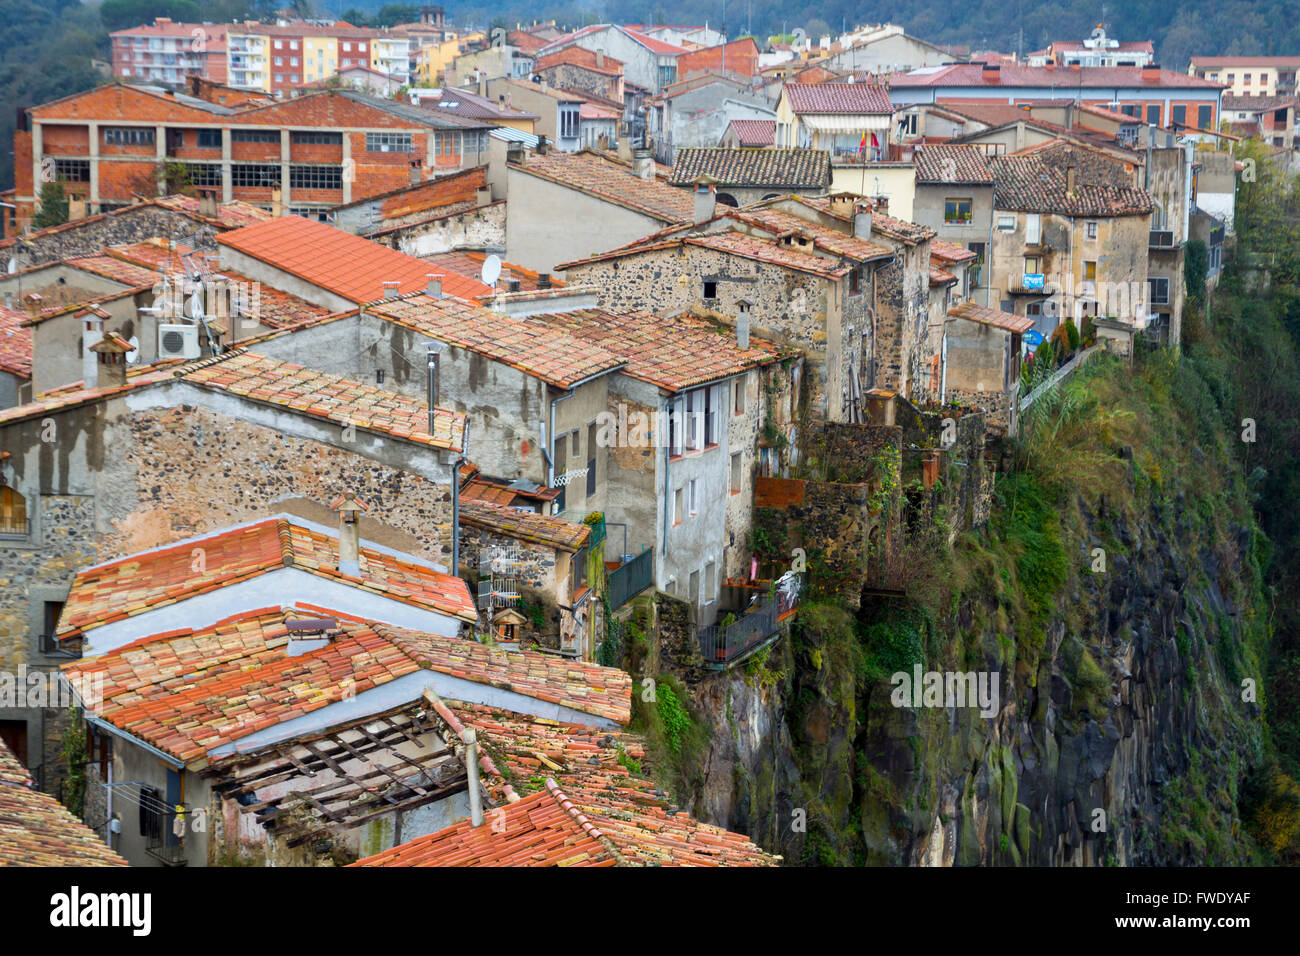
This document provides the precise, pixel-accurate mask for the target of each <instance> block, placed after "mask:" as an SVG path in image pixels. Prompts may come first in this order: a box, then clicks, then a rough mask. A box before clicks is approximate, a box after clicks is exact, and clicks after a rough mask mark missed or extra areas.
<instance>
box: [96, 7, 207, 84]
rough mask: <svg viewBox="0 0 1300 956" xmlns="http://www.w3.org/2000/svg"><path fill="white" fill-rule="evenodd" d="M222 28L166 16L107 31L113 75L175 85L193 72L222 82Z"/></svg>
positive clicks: (136, 80)
mask: <svg viewBox="0 0 1300 956" xmlns="http://www.w3.org/2000/svg"><path fill="white" fill-rule="evenodd" d="M226 30H227V24H224V23H176V22H175V21H173V20H169V19H168V18H167V17H158V18H156V19H155V20H154V22H153V23H152V24H142V25H141V26H138V27H131V28H130V29H128V30H116V31H114V32H113V33H110V34H109V41H110V44H111V52H112V58H113V76H114V77H115V78H121V79H122V80H128V81H129V80H134V81H135V82H137V83H164V84H169V85H176V84H180V83H183V82H185V77H186V75H187V74H195V75H197V76H201V77H203V78H204V79H205V80H212V81H213V82H216V83H225V82H226V81H227V72H226Z"/></svg>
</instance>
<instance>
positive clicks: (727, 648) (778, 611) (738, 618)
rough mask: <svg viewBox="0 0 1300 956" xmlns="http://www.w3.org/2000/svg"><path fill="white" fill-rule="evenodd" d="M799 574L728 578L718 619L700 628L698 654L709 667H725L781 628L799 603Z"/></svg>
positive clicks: (774, 635) (746, 654)
mask: <svg viewBox="0 0 1300 956" xmlns="http://www.w3.org/2000/svg"><path fill="white" fill-rule="evenodd" d="M802 585H803V582H802V580H801V579H800V577H799V576H798V575H797V574H795V573H793V572H787V573H786V574H785V575H783V576H782V577H781V578H780V579H779V580H777V581H757V582H749V581H728V582H727V583H726V584H724V585H723V588H722V598H721V604H722V608H723V609H724V610H725V611H726V615H725V616H724V618H723V620H722V622H721V623H718V624H713V625H710V626H708V627H702V628H700V629H699V632H698V633H699V639H700V654H701V656H702V657H703V659H704V666H705V667H706V668H708V669H710V670H726V669H727V668H729V667H731V666H733V665H735V664H738V663H739V662H740V661H742V660H744V659H745V658H746V657H748V656H749V655H750V654H751V653H753V652H754V651H756V650H758V648H760V647H762V646H763V645H764V644H766V643H767V642H768V641H769V640H771V639H772V638H774V637H776V636H777V635H778V634H779V633H780V631H781V624H782V623H783V622H785V621H787V620H789V619H790V618H791V617H793V616H794V612H795V610H796V609H797V608H798V606H799V592H800V590H801V588H802Z"/></svg>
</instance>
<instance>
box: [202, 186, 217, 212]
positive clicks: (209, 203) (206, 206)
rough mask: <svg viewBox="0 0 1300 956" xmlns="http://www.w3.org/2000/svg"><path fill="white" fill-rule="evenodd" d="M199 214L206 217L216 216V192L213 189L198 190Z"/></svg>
mask: <svg viewBox="0 0 1300 956" xmlns="http://www.w3.org/2000/svg"><path fill="white" fill-rule="evenodd" d="M199 215H200V216H206V217H207V218H208V219H216V218H217V192H216V190H215V189H200V190H199Z"/></svg>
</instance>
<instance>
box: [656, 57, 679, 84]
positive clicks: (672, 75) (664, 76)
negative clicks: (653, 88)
mask: <svg viewBox="0 0 1300 956" xmlns="http://www.w3.org/2000/svg"><path fill="white" fill-rule="evenodd" d="M676 82H677V64H676V63H673V64H671V65H668V66H660V67H659V87H660V89H662V88H663V87H665V86H672V84H674V83H676Z"/></svg>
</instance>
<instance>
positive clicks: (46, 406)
mask: <svg viewBox="0 0 1300 956" xmlns="http://www.w3.org/2000/svg"><path fill="white" fill-rule="evenodd" d="M176 364H177V363H174V362H169V363H165V364H164V363H154V364H152V365H147V366H137V367H135V368H128V369H127V371H126V384H125V385H112V386H109V387H107V388H98V387H91V388H86V387H85V386H84V385H83V383H81V382H73V383H71V384H69V385H64V386H61V387H59V388H55V389H50V390H49V391H48V392H42V393H41V394H40V395H39V396H38V397H37V398H36V399H35V400H34V401H31V402H28V403H27V404H26V405H15V406H14V407H13V408H4V409H0V425H6V424H8V423H10V422H15V421H22V420H23V419H25V418H30V417H32V416H35V415H48V414H49V413H50V412H57V411H60V410H62V409H65V408H74V407H76V406H78V405H86V404H89V403H90V402H99V401H103V400H104V399H107V398H112V397H113V396H115V395H120V394H123V393H125V392H129V391H131V390H132V389H136V388H142V387H145V386H149V385H156V384H157V383H159V382H165V381H170V380H171V378H172V370H173V368H174V367H175V365H176Z"/></svg>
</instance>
